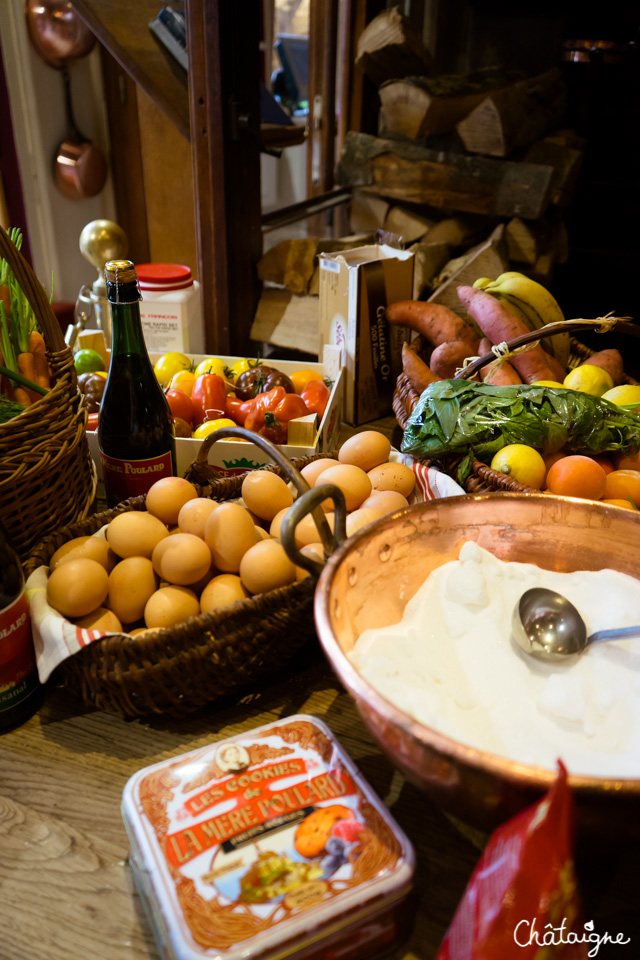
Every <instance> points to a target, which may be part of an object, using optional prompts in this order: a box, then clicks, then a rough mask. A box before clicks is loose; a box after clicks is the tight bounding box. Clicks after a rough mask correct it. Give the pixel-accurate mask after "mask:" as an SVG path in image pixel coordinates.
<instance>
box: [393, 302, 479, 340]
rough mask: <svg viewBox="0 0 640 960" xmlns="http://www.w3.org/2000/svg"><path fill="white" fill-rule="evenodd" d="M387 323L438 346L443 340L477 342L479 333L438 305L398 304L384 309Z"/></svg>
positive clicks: (469, 323) (472, 326) (464, 319)
mask: <svg viewBox="0 0 640 960" xmlns="http://www.w3.org/2000/svg"><path fill="white" fill-rule="evenodd" d="M386 317H387V320H388V321H389V323H395V324H398V325H399V326H401V327H409V328H410V329H411V330H416V331H417V332H418V333H419V334H421V336H423V337H424V338H425V340H428V341H429V343H432V344H433V346H434V347H438V346H440V344H441V343H444V342H445V341H446V340H469V341H472V342H475V341H477V339H478V332H477V330H476V329H475V327H474V324H473V323H472V321H471V320H468V319H466V318H465V317H459V316H458V314H457V313H454V312H453V310H449V308H448V307H444V306H442V304H439V303H428V302H426V301H424V300H399V301H398V302H397V303H391V304H389V306H388V307H387V310H386Z"/></svg>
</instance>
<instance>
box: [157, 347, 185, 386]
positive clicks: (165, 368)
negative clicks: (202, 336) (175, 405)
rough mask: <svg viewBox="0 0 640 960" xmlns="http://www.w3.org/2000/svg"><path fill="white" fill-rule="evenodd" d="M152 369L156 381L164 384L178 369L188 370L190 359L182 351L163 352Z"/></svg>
mask: <svg viewBox="0 0 640 960" xmlns="http://www.w3.org/2000/svg"><path fill="white" fill-rule="evenodd" d="M153 369H154V372H155V375H156V377H157V378H158V382H159V383H161V384H162V385H163V386H164V385H165V384H167V383H169V381H170V380H171V378H172V377H173V376H175V374H176V373H178V372H179V371H180V370H190V369H191V360H190V359H189V357H187V356H186V355H185V354H184V353H165V354H164V355H163V356H161V357H160V359H159V360H158V361H157V362H156V365H155V367H154V368H153Z"/></svg>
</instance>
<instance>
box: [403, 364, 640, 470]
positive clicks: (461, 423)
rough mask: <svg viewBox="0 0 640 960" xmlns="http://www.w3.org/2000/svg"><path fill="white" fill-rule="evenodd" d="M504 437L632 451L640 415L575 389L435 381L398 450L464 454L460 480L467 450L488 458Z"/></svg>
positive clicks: (578, 449) (582, 449) (550, 449)
mask: <svg viewBox="0 0 640 960" xmlns="http://www.w3.org/2000/svg"><path fill="white" fill-rule="evenodd" d="M509 443H525V444H527V445H528V446H530V447H535V449H536V450H539V451H540V452H541V453H555V452H556V451H558V450H562V449H564V450H566V451H567V452H569V453H588V454H598V453H608V452H613V451H617V450H621V451H622V452H624V453H629V452H630V451H631V449H632V448H636V447H640V417H638V416H637V415H634V414H633V413H628V412H627V411H626V410H623V409H622V408H621V407H619V406H616V404H614V403H610V402H609V401H608V400H602V399H600V398H599V397H594V396H591V394H588V393H579V392H578V391H576V390H565V389H560V388H559V387H555V388H554V387H539V386H533V385H531V386H525V385H523V386H512V387H498V386H491V384H488V383H473V382H471V381H468V380H439V381H438V382H437V383H432V384H429V386H428V387H427V389H426V390H425V391H424V393H423V394H422V395H421V397H420V399H419V401H418V403H417V405H416V407H415V409H414V411H413V413H412V414H411V416H410V418H409V420H408V423H407V427H406V430H405V433H404V438H403V441H402V450H403V452H404V453H410V454H411V455H412V456H414V457H418V458H420V459H424V460H430V459H437V458H438V457H442V456H444V455H446V454H452V453H455V454H462V455H463V456H465V460H464V461H463V462H462V463H461V464H460V467H459V472H458V479H459V480H461V481H463V480H464V479H466V478H465V472H466V474H467V476H468V472H469V470H470V468H471V455H473V456H475V457H477V459H478V460H482V461H483V462H485V463H490V462H491V460H492V458H493V456H494V454H495V453H497V451H498V450H500V449H502V447H505V446H506V445H507V444H509Z"/></svg>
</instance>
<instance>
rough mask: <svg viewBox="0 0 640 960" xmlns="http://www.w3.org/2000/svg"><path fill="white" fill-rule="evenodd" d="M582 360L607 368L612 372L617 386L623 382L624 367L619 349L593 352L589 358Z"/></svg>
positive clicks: (603, 368) (608, 371)
mask: <svg viewBox="0 0 640 960" xmlns="http://www.w3.org/2000/svg"><path fill="white" fill-rule="evenodd" d="M582 362H583V363H589V364H591V365H592V366H594V367H601V369H602V370H606V371H607V373H610V374H611V377H612V378H613V382H614V384H615V386H616V387H617V386H619V384H621V383H622V379H623V377H624V368H623V366H622V356H621V354H620V351H619V350H600V351H599V352H598V353H592V354H591V356H590V357H589V359H588V360H583V361H582ZM580 366H582V364H580Z"/></svg>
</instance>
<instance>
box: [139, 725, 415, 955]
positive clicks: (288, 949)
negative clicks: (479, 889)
mask: <svg viewBox="0 0 640 960" xmlns="http://www.w3.org/2000/svg"><path fill="white" fill-rule="evenodd" d="M122 813H123V819H124V822H125V826H126V828H127V832H128V834H129V838H130V841H131V847H132V862H133V864H134V866H135V867H136V872H137V879H138V883H139V885H140V886H141V887H142V888H143V889H142V890H141V892H142V894H143V899H144V900H146V901H147V904H146V905H147V908H148V910H149V911H150V913H151V914H152V916H151V918H150V919H151V920H152V925H153V926H154V928H155V931H156V936H157V937H160V938H161V939H162V940H163V941H167V942H168V943H169V944H170V945H171V948H172V951H173V952H170V953H169V954H168V955H169V956H170V957H176V958H180V960H183V958H184V960H187V958H188V960H195V958H201V957H215V956H220V957H225V958H237V957H240V956H242V957H243V958H254V957H256V958H257V957H270V956H275V955H277V956H278V957H286V956H289V955H290V954H291V953H294V952H295V951H296V949H297V947H298V945H299V941H300V939H301V938H302V939H304V938H310V941H309V942H312V941H313V940H314V939H316V940H317V939H319V938H321V936H322V930H323V928H324V927H325V926H326V925H327V924H328V923H329V922H330V923H331V925H332V927H333V929H334V930H335V928H336V925H337V924H338V925H339V923H340V918H342V922H343V923H344V924H345V925H347V924H351V923H353V922H355V920H357V918H358V916H359V915H362V914H363V913H364V914H365V915H366V913H367V912H371V910H374V909H375V910H379V909H381V906H382V905H383V904H384V902H386V901H388V900H394V899H400V898H402V897H405V896H406V895H407V893H408V891H409V888H410V885H411V878H412V876H413V871H414V854H413V850H412V847H411V844H410V842H409V840H408V839H407V837H406V836H405V835H404V833H403V832H402V831H401V829H400V828H399V827H398V825H397V824H396V823H395V821H394V820H393V819H392V818H391V816H390V814H389V813H388V811H387V810H386V808H385V807H384V806H383V804H382V803H381V801H380V800H379V799H378V797H377V796H376V795H375V793H374V792H373V791H372V790H371V788H370V787H369V785H368V784H367V783H366V781H364V780H363V778H362V777H361V775H360V773H359V772H358V770H357V768H356V767H355V765H354V764H353V763H352V761H351V760H350V759H349V757H348V756H347V755H346V753H344V751H343V750H342V748H341V747H340V745H339V744H338V743H337V741H336V740H335V739H334V737H333V735H332V733H331V731H330V730H329V728H328V727H327V726H326V725H325V724H324V723H322V722H321V721H319V720H318V719H316V718H315V717H312V716H304V715H298V716H293V717H288V718H285V719H282V720H278V721H276V722H274V723H271V724H268V725H267V726H264V727H260V728H258V729H255V730H251V731H248V732H247V733H243V734H239V735H238V736H235V737H232V738H230V739H228V740H223V741H220V742H218V743H214V744H211V745H209V746H206V747H203V748H202V749H200V750H196V751H193V752H191V753H188V754H183V755H182V756H180V757H177V758H174V759H172V760H168V761H164V762H162V763H159V764H156V765H155V766H152V767H147V768H146V769H144V770H140V771H138V773H136V774H135V775H134V776H133V777H132V778H131V779H130V780H129V782H128V783H127V785H126V787H125V790H124V794H123V809H122ZM314 931H315V933H314Z"/></svg>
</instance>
